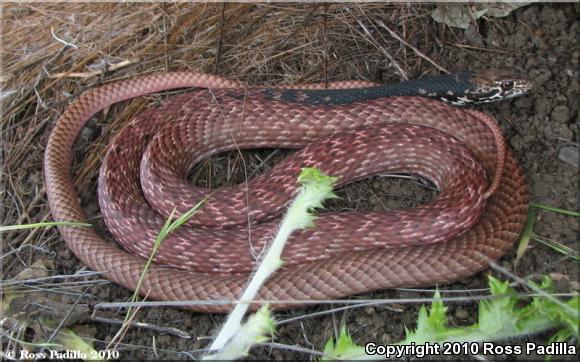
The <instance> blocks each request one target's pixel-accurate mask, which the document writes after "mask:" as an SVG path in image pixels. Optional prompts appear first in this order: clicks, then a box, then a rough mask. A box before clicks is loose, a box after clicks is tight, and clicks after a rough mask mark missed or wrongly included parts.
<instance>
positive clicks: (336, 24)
mask: <svg viewBox="0 0 580 362" xmlns="http://www.w3.org/2000/svg"><path fill="white" fill-rule="evenodd" d="M431 10H432V6H429V5H412V6H411V5H404V4H304V5H295V4H284V3H274V4H233V3H232V4H230V3H228V4H213V3H210V4H182V3H178V4H173V3H160V4H156V3H142V4H116V3H102V4H85V3H67V4H41V3H33V4H3V5H2V11H3V15H2V42H3V44H2V77H1V81H2V94H1V99H2V120H1V126H0V127H1V128H0V129H1V132H2V147H1V155H2V156H1V157H2V167H3V169H2V192H1V194H0V197H1V203H2V205H3V206H2V210H1V212H2V215H0V216H1V218H0V220H1V223H2V225H10V224H28V223H34V222H40V221H46V220H49V219H50V213H49V209H48V206H47V202H46V196H45V194H44V188H43V182H42V157H43V151H44V147H45V144H46V140H47V137H48V135H49V133H50V130H51V129H52V127H53V125H54V123H55V122H56V120H57V119H58V117H59V115H60V114H61V113H62V112H63V110H64V109H65V107H66V106H67V104H68V103H69V102H70V101H71V100H72V99H74V98H75V97H76V96H78V95H79V94H80V93H82V92H83V91H84V90H86V89H90V88H92V87H95V86H97V85H100V84H103V83H107V82H111V81H115V80H119V79H125V78H132V77H136V76H139V75H144V74H153V73H159V72H165V71H175V70H196V71H203V72H211V73H216V74H221V75H224V76H227V77H231V78H235V79H238V80H242V81H246V82H249V83H252V84H257V83H260V84H266V85H267V84H280V83H300V82H330V81H336V80H346V79H366V80H376V81H398V80H402V79H405V78H407V77H416V76H420V75H422V74H429V73H440V72H441V70H442V69H454V68H455V67H454V65H453V64H446V61H445V60H444V59H447V57H446V55H447V54H448V53H449V52H450V51H451V49H453V48H456V47H455V46H456V45H458V44H459V45H461V44H460V43H458V40H457V39H456V37H455V34H454V32H453V31H451V30H449V29H446V28H443V27H439V26H435V25H434V23H433V22H432V21H429V19H430V12H431ZM381 22H384V23H386V24H389V28H390V30H391V31H392V32H393V33H394V34H390V35H389V32H388V31H385V29H383V28H381V25H380V24H381ZM398 38H400V39H404V42H403V41H401V40H400V39H398ZM455 51H456V50H455ZM156 99H158V97H154V96H151V97H142V98H140V99H134V100H131V101H129V102H126V103H125V104H123V105H122V106H113V107H111V109H109V110H108V111H107V112H104V114H100V115H97V116H96V117H95V118H94V119H93V120H91V121H90V122H89V124H88V126H87V127H86V129H85V131H86V132H85V131H83V134H82V135H81V140H80V141H79V143H78V148H79V149H82V151H83V152H82V153H79V154H78V155H77V157H78V160H76V163H75V165H76V166H75V167H76V169H75V170H74V175H75V177H74V178H75V185H76V187H77V189H78V190H81V197H82V198H83V200H92V205H93V206H94V198H95V194H94V188H95V176H96V174H97V169H98V166H99V164H100V159H101V157H102V156H103V154H104V151H105V149H106V145H107V144H108V143H109V141H110V138H111V137H112V136H113V135H114V134H115V133H116V130H118V129H120V128H121V127H123V125H124V124H125V123H126V122H127V121H128V120H130V119H131V117H132V116H134V115H135V114H136V113H138V112H139V111H141V110H142V109H144V108H145V107H146V106H147V105H148V104H151V103H152V101H154V100H156ZM249 155H250V156H247V157H250V158H252V162H250V163H251V169H250V170H249V172H248V174H252V173H253V172H254V171H255V170H257V169H259V168H260V167H261V166H260V165H261V162H262V161H263V160H264V159H265V158H270V157H271V155H270V154H268V153H263V152H262V153H260V152H258V153H253V154H249ZM227 159H228V160H226V161H225V165H224V163H223V162H222V164H217V163H212V162H211V161H209V162H205V163H203V165H202V167H201V169H197V170H196V172H197V174H196V177H198V178H200V179H203V180H204V182H205V183H206V184H211V185H215V183H216V182H217V183H219V182H223V181H220V180H219V179H220V178H221V179H223V178H226V180H229V179H230V176H231V175H232V174H235V173H241V175H244V172H243V171H240V170H242V168H243V163H244V162H242V160H241V159H240V156H239V154H237V153H234V154H231V155H229V156H227ZM224 175H225V176H224ZM232 178H233V179H235V177H232ZM355 197H356V196H355ZM89 214H97V215H98V212H92V213H91V212H89ZM1 236H2V239H3V240H2V249H3V252H2V254H3V255H5V254H7V253H10V255H9V257H7V258H6V260H3V262H2V264H3V265H2V266H3V270H2V278H3V279H9V278H11V277H13V276H14V275H16V274H18V272H20V271H21V270H23V269H25V268H26V267H27V266H29V265H32V263H33V262H34V260H36V258H38V256H39V255H42V254H50V250H55V248H54V245H53V244H54V243H56V241H57V240H58V235H57V232H56V231H55V230H54V229H33V230H25V231H18V232H11V233H6V234H4V235H1ZM15 250H16V251H15ZM66 253H67V252H66V251H64V250H62V249H59V250H58V251H57V253H56V256H53V255H51V257H56V258H61V257H62V256H64V258H62V259H65V260H66V259H67V257H68V256H69V255H66ZM63 254H64V255H63ZM67 267H69V265H68V264H67V265H65V266H64V268H65V269H66V268H67ZM74 267H78V265H76V266H73V268H74Z"/></svg>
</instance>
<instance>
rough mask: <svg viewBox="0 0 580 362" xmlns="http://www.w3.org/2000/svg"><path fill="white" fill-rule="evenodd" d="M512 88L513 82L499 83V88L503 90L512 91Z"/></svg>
mask: <svg viewBox="0 0 580 362" xmlns="http://www.w3.org/2000/svg"><path fill="white" fill-rule="evenodd" d="M513 86H514V81H513V80H505V81H503V82H501V87H502V89H503V90H508V89H512V88H513Z"/></svg>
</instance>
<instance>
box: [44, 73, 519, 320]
mask: <svg viewBox="0 0 580 362" xmlns="http://www.w3.org/2000/svg"><path fill="white" fill-rule="evenodd" d="M465 74H467V75H465ZM465 74H464V75H453V76H451V75H448V76H441V77H439V78H436V77H435V78H432V79H427V80H422V81H409V82H407V83H401V84H397V85H394V86H390V87H387V86H377V85H375V84H373V83H370V82H339V83H333V84H331V88H333V89H315V88H321V87H322V85H308V86H307V85H304V86H299V87H298V88H301V89H291V88H289V89H283V88H267V89H260V88H246V87H245V86H244V84H242V83H239V82H236V81H233V80H229V79H225V78H222V77H218V76H214V75H209V74H205V73H196V72H175V73H165V74H158V75H152V76H146V77H142V78H137V79H132V80H126V81H120V82H115V83H111V84H107V85H104V86H101V87H99V88H96V89H92V90H89V91H87V92H85V93H83V94H82V95H81V96H80V97H79V98H78V99H77V100H75V101H74V102H73V103H72V104H71V105H70V106H69V107H68V108H67V110H66V111H65V112H64V113H63V114H62V116H61V117H60V119H59V120H58V122H57V124H56V125H55V127H54V129H53V130H52V133H51V135H50V138H49V141H48V145H47V148H46V153H45V160H44V172H45V183H46V190H47V196H48V200H49V205H50V209H51V212H52V216H53V218H54V220H55V221H76V222H86V216H85V214H84V212H83V210H82V208H81V206H80V203H79V199H78V196H77V194H76V191H75V189H74V187H73V185H72V181H71V176H70V168H71V160H72V147H73V144H74V142H75V139H76V137H77V135H78V133H79V132H80V131H81V129H82V128H83V126H84V124H85V123H86V121H87V120H88V119H90V118H91V116H92V115H94V114H95V113H97V112H99V111H100V110H102V109H104V108H106V107H108V106H110V105H112V104H114V103H117V102H120V101H123V100H128V99H131V98H134V97H137V96H141V95H146V94H150V93H154V92H159V91H164V90H170V89H178V88H195V90H194V91H191V92H189V93H186V94H183V95H179V96H174V97H172V98H170V99H169V100H168V101H167V102H165V103H163V104H162V105H160V106H158V107H152V108H150V109H148V110H146V111H145V112H143V113H142V114H140V115H138V116H137V117H136V118H135V119H134V120H133V121H131V122H130V123H129V124H128V125H127V126H126V127H125V128H124V129H123V130H122V131H121V132H120V133H119V134H118V135H117V136H116V137H115V141H114V143H113V144H112V145H110V147H109V149H108V151H107V155H106V157H105V160H104V161H103V165H102V167H101V171H100V175H99V203H100V206H101V210H102V213H103V216H104V218H105V222H106V224H107V227H108V228H109V230H110V231H111V233H112V234H113V235H114V237H115V239H116V240H117V241H118V242H119V243H120V244H122V245H123V246H124V248H125V249H126V250H127V251H129V252H131V253H129V252H127V251H124V250H122V249H120V248H119V247H118V246H117V245H115V244H113V243H110V242H107V241H105V240H104V239H103V238H102V237H100V236H99V235H98V234H97V233H96V232H95V231H94V230H93V229H92V228H88V227H72V226H59V231H60V233H61V235H62V236H63V238H64V240H65V241H66V244H67V246H68V247H69V248H70V249H71V250H72V251H73V253H74V254H75V255H76V256H77V257H78V258H79V259H80V260H81V261H82V262H83V263H84V264H85V265H87V266H88V267H89V268H91V269H93V270H95V271H100V272H104V276H105V277H106V278H108V279H110V280H111V281H113V282H115V283H117V284H119V285H121V286H123V287H125V288H128V289H131V290H134V289H135V288H136V286H137V284H138V281H139V278H140V274H141V272H142V271H143V270H144V266H145V259H143V257H144V258H147V257H148V256H149V255H150V252H151V250H152V245H153V240H154V239H155V237H156V235H157V233H158V232H159V229H160V228H161V226H162V225H163V223H164V220H165V219H166V215H167V213H168V212H170V211H171V210H172V209H173V208H174V207H177V210H178V211H179V212H183V211H184V210H186V209H188V208H189V207H191V206H192V203H193V204H195V203H197V202H198V201H199V200H200V199H201V198H203V197H205V196H207V195H208V194H209V192H210V190H205V189H202V188H194V187H192V186H191V185H189V184H188V183H187V181H186V180H185V178H184V176H186V175H187V172H188V171H189V170H190V169H191V167H192V165H194V164H196V163H198V162H199V161H201V160H203V159H205V158H207V157H208V156H210V155H213V154H216V153H218V152H222V151H227V150H235V149H238V148H240V149H244V148H261V147H281V148H303V149H302V150H301V151H298V152H296V153H294V154H293V155H292V156H290V157H289V158H288V159H286V160H285V161H283V162H282V163H281V164H279V165H277V166H276V167H275V168H274V170H273V172H272V173H267V174H265V175H262V176H260V177H257V178H255V179H253V180H250V181H248V183H247V184H243V185H236V186H232V187H228V188H224V190H222V191H223V192H217V193H213V192H212V193H211V196H210V197H209V198H208V200H207V201H206V203H205V204H204V205H203V207H202V208H201V209H200V211H199V212H198V213H197V214H196V215H194V217H193V218H192V219H191V220H190V224H191V225H190V226H192V227H189V226H188V227H186V226H183V227H181V228H179V229H177V231H176V232H175V233H173V234H171V235H170V237H169V238H168V239H167V240H165V241H164V242H163V244H162V246H161V248H160V250H159V253H158V254H156V259H155V260H156V263H154V264H153V265H152V266H151V267H150V268H149V270H148V272H147V274H146V277H145V279H144V282H143V285H142V287H141V289H140V293H141V294H142V295H147V296H148V297H149V298H153V299H159V300H194V301H212V300H214V301H223V300H235V299H236V298H237V297H239V295H240V293H241V290H242V288H243V287H244V286H245V284H246V283H247V280H248V276H249V273H250V272H251V270H252V268H253V266H254V264H255V255H256V253H259V251H260V250H261V248H262V247H263V246H264V245H265V244H266V242H267V241H268V239H269V237H271V236H272V235H273V233H274V232H275V230H276V225H277V223H278V221H277V220H276V219H275V218H274V217H275V216H276V214H277V215H279V214H280V213H282V212H283V210H284V207H285V205H286V204H287V202H288V201H289V200H291V198H292V197H293V196H294V195H295V194H296V190H297V185H296V176H297V173H298V171H299V170H300V168H301V167H304V166H310V167H319V168H321V169H322V170H323V171H324V172H325V173H327V174H331V175H335V176H338V177H339V184H345V183H348V182H352V181H353V180H358V179H361V178H364V177H366V176H368V175H373V174H377V173H379V172H386V171H389V172H406V173H411V174H418V175H422V176H424V177H426V178H428V179H430V180H431V181H433V182H434V183H435V185H437V186H438V187H439V189H440V194H439V195H438V197H437V198H436V199H435V200H433V201H432V202H429V203H426V204H424V205H420V206H418V207H416V208H412V209H408V210H397V211H385V212H368V213H352V212H351V213H324V214H323V215H321V216H320V218H319V219H317V220H316V222H315V225H316V226H315V228H312V229H307V230H304V231H301V232H298V233H296V234H294V235H293V236H292V237H291V240H290V241H289V246H288V248H287V250H285V252H284V254H283V259H284V260H285V266H284V268H283V269H281V270H279V271H278V272H277V273H276V274H275V275H274V276H273V277H272V278H271V279H270V280H269V281H268V282H267V284H266V285H265V286H264V287H263V288H262V290H261V292H260V295H259V298H260V299H265V300H270V301H279V302H276V303H275V304H273V307H274V308H293V307H296V306H299V305H301V303H300V301H303V304H304V303H305V302H307V301H309V300H322V299H336V298H342V297H345V296H349V295H353V294H358V293H364V292H368V291H374V290H380V289H386V288H393V287H412V286H427V285H435V284H443V283H449V282H452V281H456V280H459V279H462V278H465V277H467V276H469V275H472V274H474V273H476V272H478V271H480V270H482V269H485V268H486V267H487V266H488V265H489V263H490V261H493V260H496V259H498V258H499V257H501V256H502V255H503V254H504V253H506V252H507V251H508V250H509V249H510V247H511V246H512V244H513V242H514V241H515V240H516V239H517V237H518V235H519V233H520V232H521V230H522V229H523V226H524V224H525V220H526V214H527V207H528V201H527V187H526V184H525V180H524V176H523V173H522V171H521V169H520V167H519V166H518V164H517V162H516V160H515V158H514V156H513V155H512V153H511V152H510V151H509V149H507V148H506V147H505V144H504V143H503V138H502V136H501V133H500V131H499V127H497V125H495V122H494V120H493V119H492V118H491V117H489V116H487V115H485V114H483V113H481V112H478V111H474V110H467V109H460V108H458V107H453V106H450V105H447V104H444V103H442V102H439V101H437V100H433V99H428V98H426V97H431V98H436V99H440V100H445V101H447V102H450V103H454V104H462V103H469V102H479V101H481V102H487V101H489V100H494V99H498V98H505V97H510V96H515V95H519V94H522V93H525V92H526V91H527V90H528V89H529V83H526V82H525V81H521V80H507V81H506V80H504V79H502V78H501V77H495V76H492V75H490V74H491V73H485V72H483V73H478V74H476V75H474V74H472V73H469V74H468V73H465ZM475 76H477V77H479V79H480V80H481V79H484V80H490V79H491V80H492V81H493V82H496V81H497V82H499V83H498V84H499V88H493V87H490V86H489V84H491V83H493V82H491V83H490V82H489V81H488V82H479V83H476V82H474V77H475ZM497 82H496V83H497ZM429 84H431V85H434V87H431V88H429V87H428V85H429ZM473 84H478V85H479V84H484V85H483V86H482V87H479V88H478V90H477V92H475V93H473V92H471V91H470V92H468V89H467V87H468V86H472V85H473ZM425 85H427V87H426V86H425ZM449 87H453V89H454V90H455V92H452V91H450V90H449ZM302 88H304V89H302ZM457 90H459V91H457ZM502 92H503V95H502V94H500V93H502ZM474 94H475V95H474ZM393 95H395V96H393ZM413 95H419V96H424V97H418V96H413ZM477 97H480V99H479V100H478V99H477ZM140 179H141V181H139V180H140ZM139 182H140V183H141V184H139ZM152 205H153V206H155V207H157V208H158V210H154V209H153V208H152ZM271 213H273V215H272V214H271ZM248 222H249V223H250V224H249V225H248ZM133 254H136V255H133ZM165 264H168V265H169V266H167V265H165ZM188 308H190V309H194V310H197V311H202V312H225V311H227V310H229V309H230V308H231V305H230V304H227V303H226V304H224V303H213V304H212V303H208V304H200V305H194V306H189V307H188Z"/></svg>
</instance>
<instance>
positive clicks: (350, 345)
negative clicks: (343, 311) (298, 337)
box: [324, 325, 364, 359]
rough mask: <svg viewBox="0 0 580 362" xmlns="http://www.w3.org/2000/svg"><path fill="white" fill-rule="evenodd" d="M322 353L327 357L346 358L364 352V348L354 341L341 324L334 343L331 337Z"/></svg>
mask: <svg viewBox="0 0 580 362" xmlns="http://www.w3.org/2000/svg"><path fill="white" fill-rule="evenodd" d="M324 354H325V355H326V358H329V359H348V358H353V357H355V356H359V355H362V354H364V348H363V347H361V346H359V345H357V344H356V343H354V341H353V340H352V337H351V336H350V334H349V333H348V331H347V330H346V327H345V326H344V325H343V326H342V328H341V329H340V335H339V336H338V339H337V340H336V343H335V342H334V339H333V338H332V337H331V338H329V339H328V341H327V342H326V345H325V346H324Z"/></svg>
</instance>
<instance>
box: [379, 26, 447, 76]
mask: <svg viewBox="0 0 580 362" xmlns="http://www.w3.org/2000/svg"><path fill="white" fill-rule="evenodd" d="M375 23H377V24H378V25H379V26H380V27H381V28H383V29H385V30H386V31H388V32H389V34H391V36H392V37H393V38H395V39H397V40H398V41H400V42H401V43H403V44H404V45H405V46H407V47H409V48H411V49H412V50H413V51H414V52H415V54H417V55H418V56H420V57H421V58H423V59H425V60H426V61H428V62H429V63H431V64H433V65H434V66H435V67H436V68H437V69H439V70H440V71H442V72H445V73H449V71H448V70H447V69H445V68H443V67H442V66H440V65H439V64H437V63H435V61H433V60H432V59H431V58H429V57H428V56H426V55H425V54H423V52H421V51H420V50H419V49H417V48H415V47H414V46H412V45H411V44H409V43H407V42H406V41H405V40H403V38H401V37H400V36H399V34H397V33H395V32H394V31H392V30H391V29H390V28H389V27H388V26H386V25H385V23H384V22H383V21H382V20H380V19H379V20H375Z"/></svg>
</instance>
